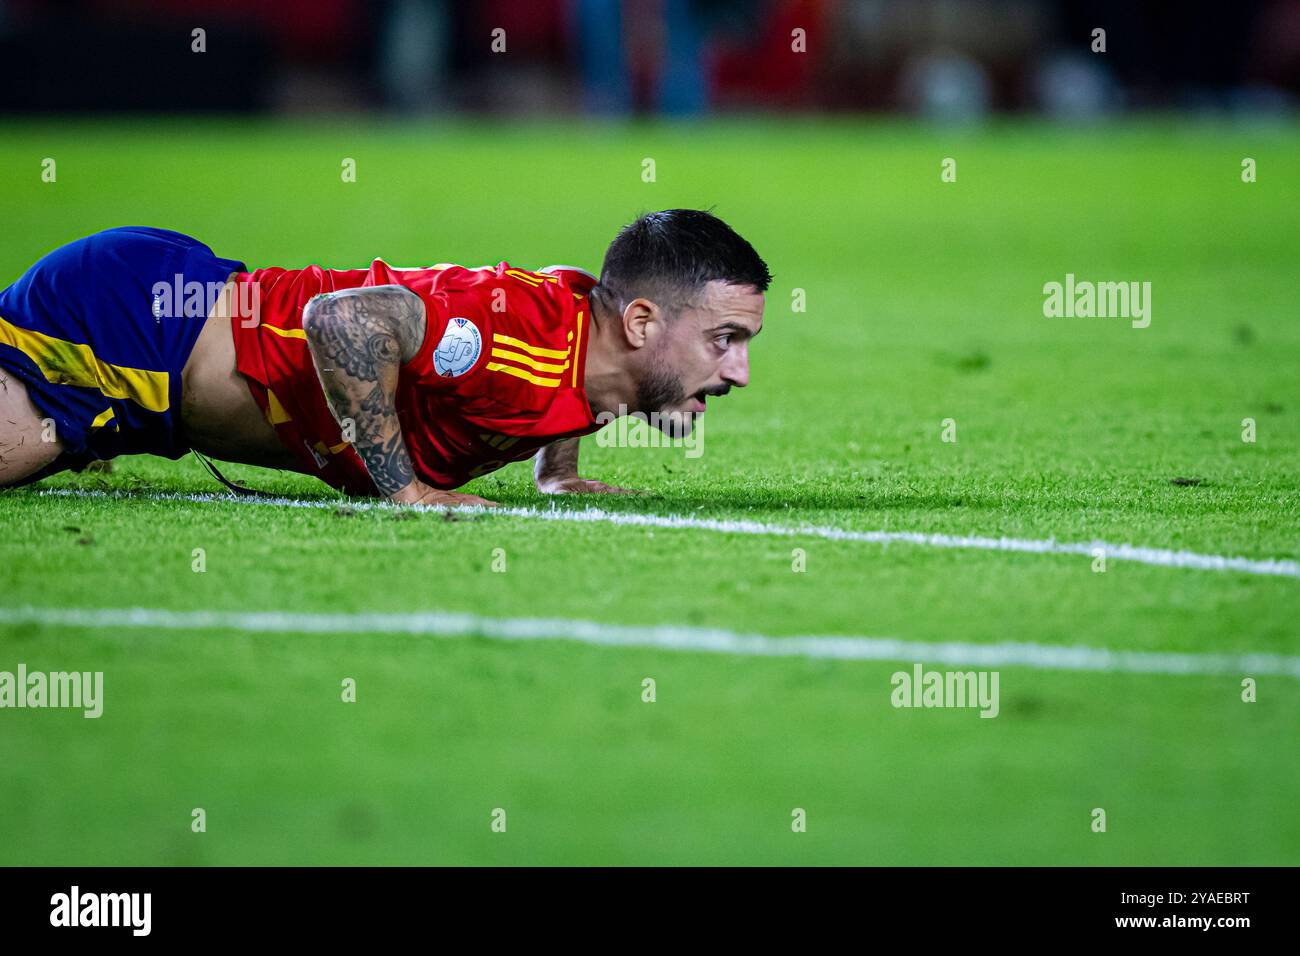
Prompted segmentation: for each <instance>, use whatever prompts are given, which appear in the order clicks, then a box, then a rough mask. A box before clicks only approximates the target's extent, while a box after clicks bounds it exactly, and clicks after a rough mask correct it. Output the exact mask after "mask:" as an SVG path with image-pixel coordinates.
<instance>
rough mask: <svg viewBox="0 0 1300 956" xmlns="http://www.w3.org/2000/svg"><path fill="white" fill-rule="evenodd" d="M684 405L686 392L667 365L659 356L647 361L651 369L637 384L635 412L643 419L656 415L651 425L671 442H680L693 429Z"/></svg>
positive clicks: (692, 418) (692, 422) (693, 421)
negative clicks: (677, 440) (643, 417)
mask: <svg viewBox="0 0 1300 956" xmlns="http://www.w3.org/2000/svg"><path fill="white" fill-rule="evenodd" d="M685 401H686V389H685V388H683V387H682V380H681V379H680V378H678V376H677V375H676V373H674V372H673V370H672V368H670V367H669V365H668V363H667V362H665V361H663V359H661V358H660V357H659V355H655V356H653V357H652V358H651V359H650V367H649V368H648V369H647V370H646V374H645V376H644V377H642V379H641V380H640V381H639V382H637V384H636V408H637V411H639V412H641V413H642V414H645V415H651V414H653V413H655V412H658V413H659V414H658V416H657V417H656V418H654V419H651V422H652V424H655V425H657V426H658V428H659V430H660V431H662V432H663V433H664V434H666V435H668V436H669V437H670V438H683V437H685V436H686V435H689V434H690V433H691V429H692V428H693V427H694V425H695V420H694V417H693V416H692V415H691V413H690V412H686V411H683V410H682V408H681V406H682V404H683V403H684V402H685Z"/></svg>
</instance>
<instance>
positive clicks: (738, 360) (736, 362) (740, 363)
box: [720, 348, 749, 388]
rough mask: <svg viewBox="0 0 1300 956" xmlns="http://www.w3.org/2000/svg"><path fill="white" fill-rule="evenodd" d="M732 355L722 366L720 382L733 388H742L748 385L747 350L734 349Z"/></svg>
mask: <svg viewBox="0 0 1300 956" xmlns="http://www.w3.org/2000/svg"><path fill="white" fill-rule="evenodd" d="M734 353H735V354H733V355H728V356H727V360H726V361H725V362H724V363H723V365H722V369H721V370H720V371H721V375H722V380H723V381H724V382H726V383H727V384H728V385H731V386H733V387H735V388H744V387H745V386H746V385H748V384H749V350H748V349H743V348H741V349H735V350H734Z"/></svg>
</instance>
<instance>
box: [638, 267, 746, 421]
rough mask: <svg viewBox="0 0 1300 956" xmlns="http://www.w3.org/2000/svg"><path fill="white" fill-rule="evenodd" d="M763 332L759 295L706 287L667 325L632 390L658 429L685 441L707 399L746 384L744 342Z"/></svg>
mask: <svg viewBox="0 0 1300 956" xmlns="http://www.w3.org/2000/svg"><path fill="white" fill-rule="evenodd" d="M762 328H763V295H762V293H760V292H756V291H755V290H754V288H753V286H736V285H730V284H729V283H726V282H710V283H709V284H708V285H707V286H705V287H704V291H703V293H702V295H700V296H699V297H698V299H697V300H696V302H695V305H694V307H693V308H687V309H682V310H681V311H679V312H678V314H677V315H676V316H675V317H674V318H673V319H671V320H670V321H669V322H668V323H667V324H666V328H665V332H664V334H663V336H662V337H661V338H660V339H659V342H658V344H657V345H656V346H655V349H654V352H653V353H652V354H651V355H650V357H649V359H650V360H649V362H648V363H647V365H648V367H647V368H646V370H645V374H644V375H643V377H642V380H641V382H640V383H639V385H638V388H637V405H638V407H639V408H640V409H641V410H642V411H643V412H659V413H660V419H659V421H660V423H661V424H660V428H661V429H663V430H664V431H666V432H669V433H670V434H676V435H688V434H690V431H691V429H692V427H693V426H694V420H695V416H696V415H700V414H703V413H704V410H705V407H706V401H707V399H708V398H709V397H710V396H720V395H726V394H727V392H729V391H731V389H732V388H744V387H745V386H746V385H748V384H749V341H750V339H752V338H753V337H754V336H755V335H757V334H758V333H759V332H760V331H762Z"/></svg>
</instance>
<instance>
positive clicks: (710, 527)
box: [38, 488, 1300, 578]
mask: <svg viewBox="0 0 1300 956" xmlns="http://www.w3.org/2000/svg"><path fill="white" fill-rule="evenodd" d="M38 494H39V495H42V496H46V495H54V496H58V497H76V498H124V499H126V498H142V499H145V500H150V501H186V502H194V503H200V504H202V503H221V504H249V505H272V506H277V507H284V508H313V509H326V510H334V509H336V508H350V509H352V510H354V511H372V510H389V509H392V508H396V507H399V506H397V505H394V504H392V503H391V502H387V501H352V500H347V499H338V500H305V501H304V500H300V499H296V498H241V497H237V496H234V495H218V494H189V495H183V494H174V493H165V492H155V493H147V494H135V495H133V494H130V493H129V492H126V493H124V492H109V491H75V490H71V489H65V488H50V489H46V490H44V491H41V492H38ZM405 507H412V506H409V505H408V506H405ZM421 510H430V511H441V510H444V509H442V508H428V509H421ZM455 510H457V511H465V512H470V513H484V514H496V515H506V516H509V517H519V518H541V519H543V520H547V521H577V522H583V521H587V522H597V523H604V524H613V525H630V526H633V527H647V528H686V529H694V530H697V531H718V532H722V533H725V534H748V535H768V536H780V537H809V538H824V539H826V540H829V541H861V542H866V543H869V544H911V545H918V546H921V547H930V548H962V549H974V550H980V551H1012V552H1020V553H1025V554H1070V555H1082V556H1086V557H1091V556H1092V554H1093V551H1094V550H1095V549H1097V548H1101V549H1102V550H1103V551H1104V552H1105V555H1106V560H1107V561H1132V562H1135V563H1137V564H1149V565H1154V566H1156V567H1164V568H1189V569H1193V570H1197V571H1238V572H1241V573H1242V574H1258V575H1267V576H1272V577H1285V578H1300V562H1297V561H1291V560H1287V559H1274V558H1266V559H1256V558H1238V557H1230V556H1226V555H1219V554H1200V553H1198V552H1195V551H1172V550H1169V549H1166V548H1147V547H1142V546H1140V545H1132V544H1113V543H1111V542H1109V541H1086V542H1085V541H1077V542H1068V541H1057V540H1056V539H1055V538H1046V539H1038V540H1035V539H1027V538H1005V537H1003V538H989V537H981V536H978V535H953V534H926V533H924V532H919V531H850V530H846V529H844V528H833V527H819V526H816V525H808V526H802V527H792V526H788V525H775V524H765V523H763V522H759V521H729V520H721V519H716V518H694V517H691V516H689V515H646V514H633V513H630V512H617V511H604V510H602V509H600V508H595V507H589V508H585V509H583V510H567V509H562V508H480V507H471V508H458V509H455Z"/></svg>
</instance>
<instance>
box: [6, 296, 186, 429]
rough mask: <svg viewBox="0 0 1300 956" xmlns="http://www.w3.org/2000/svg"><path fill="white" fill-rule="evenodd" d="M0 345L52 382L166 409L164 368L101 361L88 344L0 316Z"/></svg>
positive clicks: (167, 384)
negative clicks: (21, 356)
mask: <svg viewBox="0 0 1300 956" xmlns="http://www.w3.org/2000/svg"><path fill="white" fill-rule="evenodd" d="M0 345H9V346H12V347H13V348H16V349H17V350H18V351H20V352H22V353H23V354H24V355H26V356H27V357H28V358H29V359H31V360H32V361H33V362H35V363H36V367H37V368H39V369H40V370H41V374H42V375H44V376H45V380H46V381H47V382H49V383H50V384H52V385H76V386H78V387H81V388H97V389H99V391H100V393H101V394H103V395H104V396H106V397H108V398H120V399H128V400H130V401H132V402H135V403H136V404H137V405H139V406H140V407H141V408H145V409H148V410H149V411H151V412H165V411H167V409H168V407H169V406H170V404H171V400H170V399H169V397H168V387H169V384H170V379H169V377H168V375H167V373H166V372H151V371H149V370H147V369H142V368H129V367H127V366H125V365H113V364H111V363H109V362H104V361H101V360H100V359H99V358H98V357H97V356H96V355H95V353H94V351H92V350H91V348H90V346H89V345H81V344H78V343H76V342H65V341H64V340H63V339H56V338H55V337H54V336H52V335H46V334H44V333H43V332H35V331H33V330H32V329H24V328H20V327H19V326H17V325H13V324H12V323H10V322H8V321H6V320H5V319H4V317H3V316H0Z"/></svg>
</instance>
